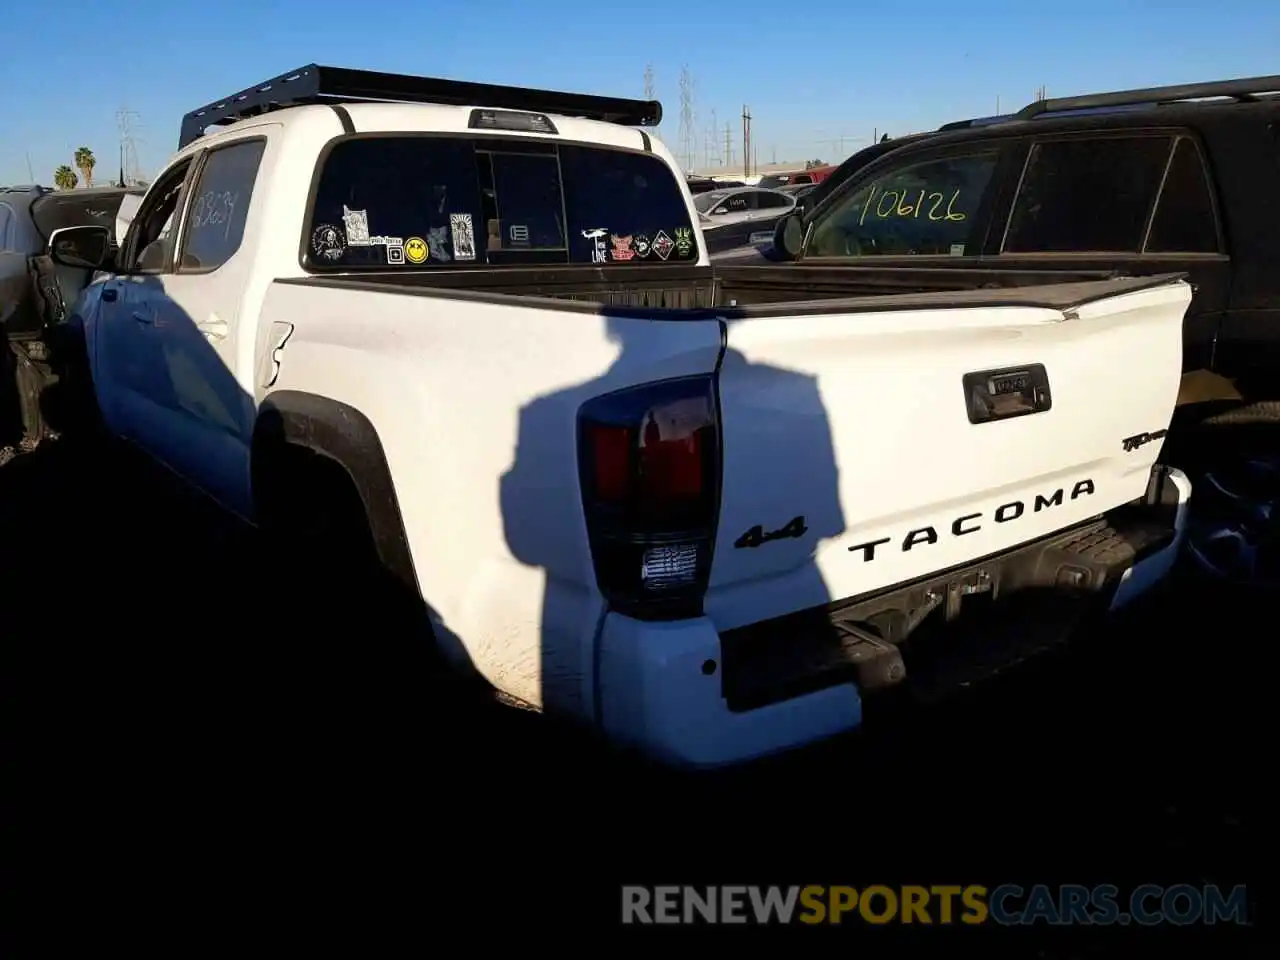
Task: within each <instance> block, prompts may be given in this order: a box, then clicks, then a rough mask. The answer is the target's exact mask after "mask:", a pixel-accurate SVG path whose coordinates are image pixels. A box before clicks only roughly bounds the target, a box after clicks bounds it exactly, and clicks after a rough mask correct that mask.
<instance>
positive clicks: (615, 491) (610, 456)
mask: <svg viewBox="0 0 1280 960" xmlns="http://www.w3.org/2000/svg"><path fill="white" fill-rule="evenodd" d="M634 437H635V431H634V430H631V429H628V428H627V427H613V426H608V425H606V424H601V423H593V424H590V425H589V426H588V427H587V440H588V446H589V448H590V453H591V457H592V469H593V470H594V474H595V495H596V496H597V497H598V498H600V499H601V500H608V501H610V502H613V503H621V502H623V501H625V500H626V499H627V498H628V497H629V496H630V495H631V476H632V469H631V447H632V440H633V438H634Z"/></svg>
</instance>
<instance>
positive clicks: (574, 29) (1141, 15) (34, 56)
mask: <svg viewBox="0 0 1280 960" xmlns="http://www.w3.org/2000/svg"><path fill="white" fill-rule="evenodd" d="M57 10H58V21H57V31H56V38H53V37H51V38H49V40H48V42H44V41H43V39H42V38H41V37H40V36H39V34H38V32H37V33H33V34H32V38H31V40H32V42H31V43H30V44H28V45H27V46H26V47H25V48H21V49H18V50H17V51H16V54H17V55H16V57H14V56H7V57H5V58H4V59H0V119H2V120H3V122H4V124H5V132H4V136H3V137H2V138H0V183H14V182H19V183H21V182H27V181H28V180H29V176H28V167H27V157H28V154H29V155H30V164H31V168H32V170H33V171H34V173H35V176H36V179H37V180H38V181H39V182H42V183H49V182H51V179H52V171H53V168H54V167H55V166H56V165H58V164H60V163H70V162H71V158H72V152H73V151H74V150H75V148H76V147H78V146H80V145H82V144H83V145H87V146H89V147H90V148H91V149H92V150H93V151H94V152H95V154H96V155H97V157H98V158H99V167H98V173H99V177H100V178H101V177H102V176H103V175H104V174H105V175H107V176H114V175H115V172H116V169H117V167H118V159H117V158H118V151H119V135H118V133H117V127H116V111H117V110H118V109H120V108H121V107H122V106H123V107H127V108H128V109H130V110H132V111H135V112H136V117H135V118H134V120H133V122H134V125H135V128H136V129H135V135H136V136H137V137H138V138H139V141H140V142H139V145H138V150H139V159H140V161H141V165H142V167H143V168H144V171H145V172H154V171H155V170H156V169H157V168H158V167H159V166H161V165H162V164H163V163H164V161H165V159H166V158H167V156H168V155H169V153H170V152H171V151H172V150H173V149H174V147H175V145H176V142H177V136H178V126H179V121H180V119H181V115H182V114H183V113H184V112H186V111H187V110H190V109H192V108H194V107H196V106H200V105H202V104H204V103H207V102H209V101H211V100H213V99H215V98H217V97H220V96H223V95H226V94H229V93H232V92H234V91H236V90H240V89H242V88H244V87H246V86H249V85H251V84H253V83H256V82H258V81H260V80H264V79H267V78H268V77H271V76H274V75H276V74H278V73H281V72H283V71H285V70H289V69H292V68H294V67H297V66H301V65H303V64H305V63H310V62H318V63H321V64H329V65H332V66H350V67H362V68H367V69H376V70H386V71H391V72H403V73H418V74H426V75H435V76H444V77H454V78H458V79H466V80H476V81H491V82H496V83H512V84H525V85H528V86H541V87H551V88H559V89H571V90H581V91H587V92H595V93H610V94H618V95H624V96H640V95H642V94H643V91H644V71H645V65H646V64H649V63H651V64H652V65H653V70H654V76H655V82H656V88H657V95H658V97H659V99H661V100H662V101H663V106H664V108H665V111H666V120H665V121H664V123H663V126H662V134H663V137H664V139H665V140H666V141H667V143H668V144H670V145H672V146H673V148H674V147H676V145H677V143H678V139H679V114H680V93H679V76H680V68H681V66H682V65H686V64H687V65H688V67H689V69H690V72H691V73H692V75H693V78H694V81H695V84H696V88H695V107H696V113H697V116H696V126H697V129H698V133H699V138H698V139H699V158H701V144H702V141H703V140H704V138H705V132H706V129H707V127H708V125H709V123H710V119H711V111H712V110H713V109H714V110H715V111H716V115H717V119H718V121H719V128H720V135H719V138H720V141H721V142H723V139H724V124H725V123H726V121H728V122H730V123H733V124H734V128H733V129H734V136H735V138H736V139H738V140H739V142H740V136H741V134H740V130H741V121H740V120H739V119H738V117H739V114H740V113H741V110H742V106H743V104H748V105H749V106H750V108H751V112H752V115H753V117H754V120H753V138H754V140H755V142H756V144H757V145H758V156H759V160H760V162H761V163H767V162H770V161H772V160H773V159H774V158H775V156H776V158H777V159H778V160H799V159H805V158H812V157H820V158H822V159H824V160H833V159H838V158H839V155H840V154H841V152H843V153H844V154H846V155H847V154H848V153H851V152H852V151H853V150H854V149H856V147H857V146H859V145H860V144H861V143H866V142H867V141H869V140H870V138H871V136H872V134H873V131H880V132H884V131H888V132H890V133H908V132H912V131H915V130H924V129H929V128H932V127H936V126H938V125H939V124H941V123H944V122H946V121H948V120H953V119H958V118H963V117H967V116H975V115H984V114H990V113H993V112H995V109H996V103H997V98H999V103H1000V106H1001V108H1002V109H1011V108H1016V107H1019V106H1021V105H1023V104H1024V103H1025V102H1027V101H1028V100H1030V99H1032V98H1033V96H1034V93H1035V90H1036V88H1037V87H1039V86H1040V85H1041V84H1043V85H1044V86H1045V87H1046V88H1047V89H1048V92H1049V94H1050V96H1053V95H1066V94H1070V93H1080V92H1089V91H1095V90H1106V89H1122V88H1127V87H1135V86H1150V85H1156V84H1164V83H1179V82H1185V81H1193V80H1206V79H1221V78H1227V77H1238V76H1248V75H1255V74H1272V73H1280V2H1276V0H1216V2H1206V0H1153V2H1148V3H1141V2H1135V0H1105V2H1102V0H1075V2H1072V3H1062V4H1045V3H1035V2H1030V0H1024V2H1019V3H1009V2H1005V0H986V2H985V3H983V2H973V3H960V2H954V0H953V2H950V3H943V2H934V0H914V2H911V3H884V2H871V3H855V2H849V0H844V2H841V0H809V2H807V3H779V2H777V0H773V2H764V0H738V2H737V3H734V2H731V0H711V2H694V0H680V2H676V0H629V2H613V3H610V2H604V0H596V2H592V3H587V2H581V0H541V2H535V0H525V2H520V0H483V2H480V0H474V2H471V3H466V2H461V3H453V4H448V3H441V2H439V0H434V2H431V0H401V2H394V0H380V2H376V3H375V2H369V0H365V2H363V3H361V2H353V0H347V2H342V3H338V2H332V0H310V2H300V0H276V2H274V3H270V2H261V3H259V2H252V3H251V2H247V0H220V2H218V3H213V2H203V3H198V2H196V0H187V2H186V3H181V2H180V3H174V2H172V0H168V2H160V0H131V2H129V3H126V4H114V3H103V2H101V0H97V2H93V0H62V2H60V3H59V4H58V5H57ZM45 20H47V18H45ZM26 22H27V23H29V24H30V25H31V26H32V28H33V29H34V30H36V31H38V30H39V28H40V25H41V23H42V22H44V21H42V20H41V18H39V17H37V18H35V19H31V18H28V19H27V21H26ZM131 38H133V39H131ZM11 49H12V48H11ZM737 149H738V150H740V147H738V148H737Z"/></svg>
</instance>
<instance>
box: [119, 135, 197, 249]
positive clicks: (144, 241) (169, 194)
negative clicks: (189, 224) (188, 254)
mask: <svg viewBox="0 0 1280 960" xmlns="http://www.w3.org/2000/svg"><path fill="white" fill-rule="evenodd" d="M190 166H191V160H190V159H189V158H188V159H185V160H183V161H182V162H181V163H179V164H178V165H177V166H176V167H172V168H170V169H169V170H168V171H166V172H165V173H164V174H163V175H162V176H161V178H160V180H159V181H157V183H156V185H155V186H154V187H152V188H151V190H150V191H148V193H147V196H146V198H145V199H144V200H143V201H142V206H141V207H139V208H138V214H137V216H136V217H134V220H133V226H132V227H131V229H130V230H129V237H128V242H129V253H130V255H131V256H132V257H134V258H136V259H134V269H136V270H137V271H138V272H139V273H166V272H168V271H169V269H170V268H171V266H172V263H173V243H174V239H175V237H174V234H175V232H176V231H175V230H174V222H173V221H174V214H175V213H177V211H178V205H179V201H180V200H181V198H182V188H183V185H184V184H185V182H186V178H187V169H188V168H189V167H190ZM126 259H127V258H126Z"/></svg>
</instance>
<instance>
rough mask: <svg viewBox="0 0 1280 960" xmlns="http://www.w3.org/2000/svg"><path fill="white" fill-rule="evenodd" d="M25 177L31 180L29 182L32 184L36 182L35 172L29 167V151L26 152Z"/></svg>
mask: <svg viewBox="0 0 1280 960" xmlns="http://www.w3.org/2000/svg"><path fill="white" fill-rule="evenodd" d="M27 176H28V177H30V178H31V182H32V183H35V182H36V171H35V168H33V167H32V166H31V151H30V150H28V151H27Z"/></svg>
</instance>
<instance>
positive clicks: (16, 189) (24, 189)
mask: <svg viewBox="0 0 1280 960" xmlns="http://www.w3.org/2000/svg"><path fill="white" fill-rule="evenodd" d="M43 189H45V188H44V187H42V186H40V184H38V183H15V184H14V185H13V186H11V187H0V191H3V192H4V193H30V192H31V191H32V190H43Z"/></svg>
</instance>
